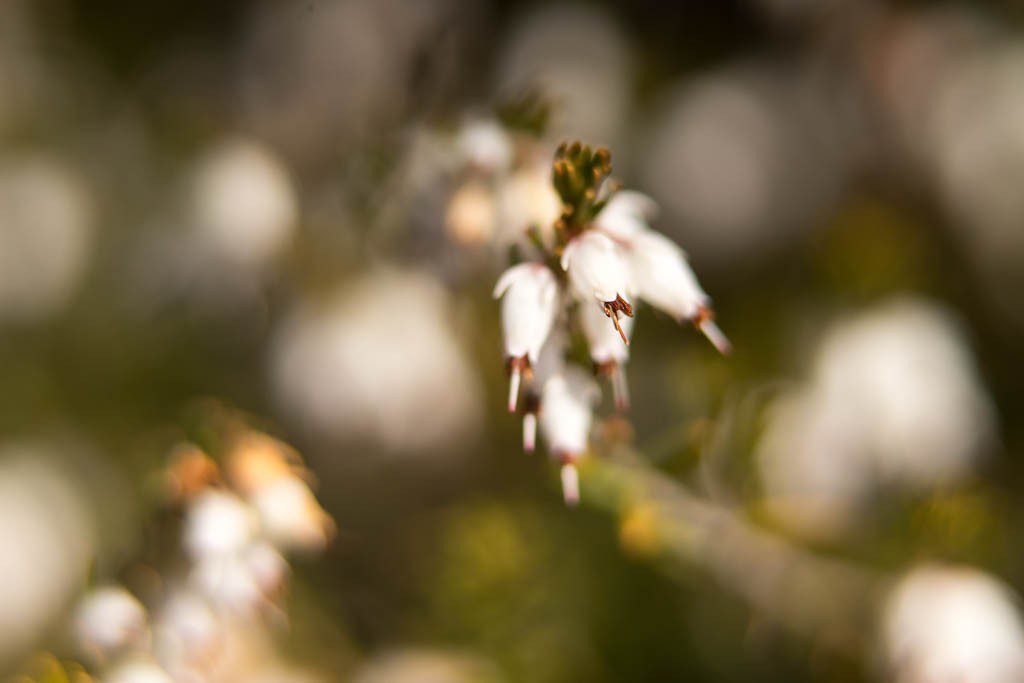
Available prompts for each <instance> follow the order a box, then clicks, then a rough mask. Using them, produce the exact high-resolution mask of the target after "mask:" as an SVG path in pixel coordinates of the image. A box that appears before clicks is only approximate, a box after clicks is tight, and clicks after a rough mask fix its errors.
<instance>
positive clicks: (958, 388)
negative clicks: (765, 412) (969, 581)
mask: <svg viewBox="0 0 1024 683" xmlns="http://www.w3.org/2000/svg"><path fill="white" fill-rule="evenodd" d="M993 440H994V415H993V408H992V405H991V401H990V399H989V397H988V396H987V394H986V392H985V390H984V388H983V387H982V385H981V383H980V381H979V379H978V376H977V371H976V369H975V367H974V363H973V360H972V358H971V356H970V352H969V351H968V348H967V344H966V342H965V341H964V339H963V335H962V333H961V332H960V330H959V329H958V327H957V325H956V324H955V323H954V321H953V320H952V319H951V317H950V316H949V314H948V313H946V312H945V311H943V310H942V309H940V308H938V307H936V306H934V305H932V304H929V303H926V302H923V301H918V300H913V299H909V300H907V299H904V300H897V301H893V302H890V303H887V304H884V305H882V306H880V307H878V308H877V309H875V310H873V311H868V312H865V313H863V314H861V315H859V316H856V317H853V318H851V319H849V320H846V321H843V322H841V323H838V324H837V325H836V326H834V327H833V328H832V330H831V331H830V332H829V333H828V335H827V336H826V338H825V340H824V341H823V342H822V344H821V347H820V349H819V351H818V353H817V358H816V361H815V364H814V375H813V378H812V381H811V382H810V384H809V385H808V386H806V387H804V388H801V389H799V390H798V391H797V392H794V393H792V394H790V395H788V396H785V397H783V398H782V399H780V400H779V402H778V403H777V404H776V406H775V407H774V409H773V411H772V413H771V417H770V420H769V424H768V428H767V430H766V432H765V434H764V436H763V438H762V441H761V444H760V447H759V451H758V453H759V460H760V462H761V468H762V472H763V475H764V478H765V483H766V485H767V488H768V490H769V493H770V494H771V495H772V496H773V504H778V506H779V510H780V512H781V511H782V509H783V508H789V512H794V513H798V514H797V515H796V516H793V515H790V514H788V513H787V514H786V516H787V518H791V519H792V520H793V521H794V522H797V523H799V524H801V525H804V526H809V527H812V528H813V527H821V525H823V524H824V526H825V527H833V526H835V524H834V523H840V524H841V523H842V522H843V521H844V520H845V521H848V519H849V518H848V517H847V515H849V514H850V513H852V512H853V511H854V510H855V509H856V508H857V507H858V505H860V504H861V503H862V502H863V499H864V497H865V496H866V495H867V494H868V493H869V492H870V491H872V490H873V489H874V488H876V487H877V486H878V485H879V484H882V483H890V484H896V485H900V486H903V487H907V488H911V489H927V488H929V487H934V486H941V485H946V484H950V483H953V482H956V481H958V480H961V479H962V478H964V477H965V476H966V475H968V474H969V472H970V470H971V468H972V466H973V465H974V463H975V462H976V460H977V459H978V458H979V457H980V456H981V455H982V454H983V453H984V450H985V448H986V447H988V446H989V445H990V444H991V443H992V442H993ZM776 497H777V498H776ZM798 503H799V504H800V505H804V504H810V505H812V506H813V510H808V509H806V508H804V509H803V511H802V512H798V510H797V509H796V508H797V507H798V506H797V505H795V504H798ZM826 510H827V511H830V512H828V513H827V514H826V516H825V517H821V516H819V514H820V513H824V512H825V511H826ZM807 513H810V515H808V514H807ZM835 515H838V517H835V518H834V519H832V520H831V521H827V518H829V517H833V516H835ZM822 530H824V529H822Z"/></svg>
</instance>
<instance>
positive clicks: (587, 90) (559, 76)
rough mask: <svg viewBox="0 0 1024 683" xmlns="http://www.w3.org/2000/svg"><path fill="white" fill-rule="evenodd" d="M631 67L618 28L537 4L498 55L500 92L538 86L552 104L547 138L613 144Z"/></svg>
mask: <svg viewBox="0 0 1024 683" xmlns="http://www.w3.org/2000/svg"><path fill="white" fill-rule="evenodd" d="M632 77H633V64H632V58H631V55H630V50H629V46H628V44H627V42H626V40H625V38H624V37H623V35H622V32H621V29H620V28H619V27H618V25H616V24H615V22H613V21H612V20H611V19H610V18H609V17H608V16H607V15H606V14H605V13H603V12H601V11H600V10H598V9H595V8H592V7H588V6H585V5H582V4H563V3H556V4H550V5H542V6H539V7H538V8H537V9H535V10H533V11H532V12H530V13H528V14H526V15H525V16H524V17H522V18H521V20H520V21H519V22H518V23H517V24H516V25H515V26H514V28H513V30H512V31H511V35H510V37H509V38H508V39H507V43H506V45H505V47H504V49H503V51H502V54H501V57H500V62H499V66H498V73H497V81H498V87H499V88H500V91H502V92H518V91H522V90H525V89H527V88H531V87H537V88H539V89H540V91H541V92H542V93H544V95H545V96H547V97H550V98H551V99H552V101H554V102H556V103H557V105H558V106H557V107H556V108H555V112H554V116H553V120H552V126H551V127H552V130H551V134H552V135H554V136H556V137H557V136H572V137H574V138H581V139H586V140H593V141H596V142H601V143H603V144H607V145H616V144H617V143H618V142H619V139H620V137H621V136H622V134H623V129H624V127H625V124H626V120H627V117H628V116H629V106H630V97H631V95H632V86H633V83H632Z"/></svg>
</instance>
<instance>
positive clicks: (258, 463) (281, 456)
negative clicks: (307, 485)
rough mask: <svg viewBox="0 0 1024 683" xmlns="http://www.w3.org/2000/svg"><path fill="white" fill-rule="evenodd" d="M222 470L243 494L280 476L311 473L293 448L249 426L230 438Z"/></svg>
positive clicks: (249, 493)
mask: <svg viewBox="0 0 1024 683" xmlns="http://www.w3.org/2000/svg"><path fill="white" fill-rule="evenodd" d="M225 469H226V470H227V476H228V480H229V481H230V482H231V485H232V486H233V487H234V488H235V489H236V490H237V491H238V492H239V493H241V494H242V495H244V496H249V495H252V494H254V493H256V492H257V491H259V490H260V489H262V488H264V487H266V486H270V485H272V484H274V483H276V482H277V481H279V480H280V479H282V478H286V477H298V478H301V479H306V478H308V477H310V476H311V475H310V474H309V473H308V472H307V471H306V470H305V468H304V467H303V465H302V458H301V457H300V456H299V454H298V452H296V451H295V449H294V448H292V447H291V446H289V445H288V444H286V443H284V442H283V441H280V440H278V439H275V438H273V437H271V436H269V435H267V434H264V433H263V432H258V431H255V430H249V429H247V430H245V431H244V432H243V433H242V434H241V435H239V436H236V437H235V438H234V439H233V442H232V445H231V448H230V451H229V453H228V455H227V459H226V462H225Z"/></svg>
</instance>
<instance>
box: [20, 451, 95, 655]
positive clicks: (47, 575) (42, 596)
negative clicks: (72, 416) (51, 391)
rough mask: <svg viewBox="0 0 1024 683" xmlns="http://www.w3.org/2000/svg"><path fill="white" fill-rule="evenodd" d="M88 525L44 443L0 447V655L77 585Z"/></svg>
mask: <svg viewBox="0 0 1024 683" xmlns="http://www.w3.org/2000/svg"><path fill="white" fill-rule="evenodd" d="M93 524H94V521H93V516H92V514H91V510H90V508H89V506H88V505H87V503H86V502H85V501H84V500H83V499H82V497H81V494H79V493H78V488H77V487H76V485H75V484H74V482H73V481H71V480H70V478H69V477H68V476H67V475H66V474H65V473H64V472H63V471H62V470H61V469H60V468H59V467H58V466H57V464H56V463H55V461H54V460H53V458H51V457H49V454H48V447H45V446H40V445H35V444H17V445H16V444H5V445H2V446H0V662H4V661H9V659H10V658H13V657H15V656H17V655H19V654H22V652H23V650H24V649H25V648H27V647H29V646H31V645H32V643H33V641H34V640H35V639H36V638H38V637H39V636H40V635H41V634H42V631H43V629H44V627H45V626H46V625H47V623H48V622H49V621H50V619H51V618H52V617H53V616H54V615H55V614H56V613H57V612H58V611H59V610H60V609H62V608H63V607H64V606H65V605H66V604H67V601H68V599H69V598H70V597H71V596H72V595H73V594H74V591H76V590H77V588H78V587H79V586H81V585H82V582H83V581H84V579H85V576H86V573H87V571H88V564H89V562H90V561H91V559H92V553H93V550H94V537H95V529H94V526H93Z"/></svg>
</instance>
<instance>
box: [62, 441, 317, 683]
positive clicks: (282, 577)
mask: <svg viewBox="0 0 1024 683" xmlns="http://www.w3.org/2000/svg"><path fill="white" fill-rule="evenodd" d="M228 442H229V444H230V445H229V447H228V449H227V451H226V454H225V456H224V459H223V463H222V466H221V465H218V464H217V463H216V462H215V461H214V460H213V459H212V458H211V457H209V456H208V455H207V454H206V453H205V452H203V451H202V450H200V449H199V447H197V446H195V445H192V444H186V445H183V446H181V447H179V448H178V449H177V450H176V452H175V453H174V456H173V460H172V462H171V464H170V466H169V467H168V469H167V471H166V472H165V477H164V481H165V485H166V486H165V490H166V492H167V493H168V497H169V499H170V500H171V501H173V502H174V503H175V504H176V505H178V506H180V508H181V513H182V514H181V528H182V531H181V550H182V551H183V553H182V554H183V556H184V558H183V559H184V562H183V563H182V566H183V569H182V570H180V571H179V570H171V571H167V572H160V571H158V572H156V575H158V576H159V578H160V581H159V582H158V586H159V588H158V590H156V591H153V594H152V595H150V594H147V593H146V592H144V591H143V592H139V593H138V594H139V595H144V596H145V601H146V603H148V604H149V608H147V606H145V605H144V604H143V601H142V600H140V599H139V598H138V597H136V595H135V594H133V593H132V592H130V591H129V590H128V589H127V588H125V587H124V586H122V585H118V584H108V585H104V586H100V587H96V588H93V589H91V590H90V591H89V592H87V593H86V595H85V596H83V598H82V600H81V601H80V603H79V605H78V607H77V609H76V611H75V614H74V618H73V627H74V636H75V640H76V642H77V644H78V646H79V649H80V651H81V653H82V655H83V657H84V658H85V660H86V661H89V662H91V663H92V664H93V665H94V666H95V667H96V668H98V669H99V670H101V671H102V672H103V676H104V680H111V681H119V682H122V681H123V682H125V683H134V682H141V681H146V682H150V681H154V682H163V681H196V682H202V681H213V680H227V678H229V677H230V676H229V674H231V672H232V671H235V670H237V669H238V667H239V666H242V665H243V662H242V660H248V659H251V657H252V656H253V654H252V651H253V650H261V649H265V643H264V644H259V643H260V642H261V641H260V640H259V639H258V638H256V643H257V645H255V646H254V645H253V641H254V638H255V637H256V635H257V634H258V632H259V629H260V628H261V626H262V625H263V624H266V623H268V622H271V621H281V620H283V619H284V618H285V614H284V612H283V609H282V607H281V597H282V596H283V594H284V590H285V588H286V585H287V581H288V574H289V571H290V568H289V565H288V562H287V560H286V559H285V556H284V553H286V552H288V551H300V552H301V551H306V552H309V551H316V550H320V549H322V548H324V547H325V546H326V544H327V543H328V542H329V540H330V538H331V537H332V535H333V532H334V523H333V521H332V520H331V518H330V517H329V516H328V515H327V513H326V512H325V511H324V510H323V509H322V508H321V507H320V505H319V503H318V502H317V500H316V498H315V496H314V495H313V492H312V490H311V488H310V486H309V479H310V477H309V474H308V472H307V471H306V470H305V469H304V468H303V467H302V466H301V461H300V460H299V456H298V455H297V454H296V453H295V452H294V451H292V450H291V449H290V448H289V447H288V446H287V445H286V444H283V443H281V442H280V441H277V440H276V439H273V438H271V437H269V436H267V435H266V434H263V433H260V432H256V431H253V430H249V429H242V430H238V431H236V432H235V433H234V434H232V435H231V436H230V437H229V439H228ZM147 574H152V572H147ZM259 656H260V657H265V656H266V653H265V652H264V653H263V654H260V655H259ZM251 664H252V662H251V661H246V662H245V663H244V665H245V666H250V665H251Z"/></svg>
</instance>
